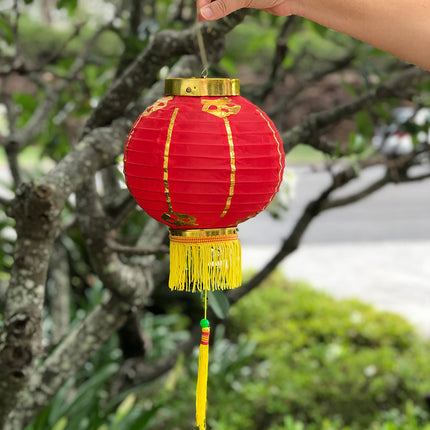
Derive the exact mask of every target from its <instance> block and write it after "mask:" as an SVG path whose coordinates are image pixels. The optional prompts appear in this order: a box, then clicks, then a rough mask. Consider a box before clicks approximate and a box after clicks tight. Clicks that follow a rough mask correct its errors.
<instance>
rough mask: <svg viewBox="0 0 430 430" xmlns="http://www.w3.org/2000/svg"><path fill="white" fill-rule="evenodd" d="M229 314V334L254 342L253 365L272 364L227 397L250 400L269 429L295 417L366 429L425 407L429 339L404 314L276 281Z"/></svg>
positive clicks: (429, 370)
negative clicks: (386, 415)
mask: <svg viewBox="0 0 430 430" xmlns="http://www.w3.org/2000/svg"><path fill="white" fill-rule="evenodd" d="M231 314H232V315H231V329H230V333H231V335H233V336H234V335H237V334H238V333H242V334H243V333H246V334H247V335H248V337H249V340H250V341H251V342H256V343H257V348H256V350H255V356H254V357H253V360H252V361H253V365H258V364H260V365H261V363H267V367H268V371H267V375H266V376H265V377H262V378H259V379H255V380H252V379H251V380H249V382H248V383H246V384H244V386H243V389H242V390H241V392H240V393H234V395H231V394H229V393H227V394H226V397H225V402H226V403H228V402H229V401H231V402H233V400H232V398H233V397H235V398H236V399H237V400H238V403H240V404H241V405H243V404H244V403H245V404H248V405H250V407H249V409H250V410H251V413H252V415H253V420H252V421H253V422H257V423H258V422H259V421H263V422H265V423H266V428H268V427H267V422H268V421H273V423H274V424H276V423H278V424H279V422H280V421H282V419H283V417H284V416H285V415H286V414H291V415H293V416H294V417H296V418H298V419H300V420H302V421H304V422H306V423H312V422H313V423H322V422H323V421H324V419H326V418H328V419H331V420H336V419H338V420H339V422H341V423H344V424H345V425H350V426H351V429H361V428H366V429H368V428H369V426H370V425H371V423H372V421H374V419H375V417H376V416H378V414H379V413H380V412H381V411H387V410H391V409H393V408H394V409H396V408H401V407H403V405H404V404H405V403H406V402H407V401H412V402H414V403H415V404H417V405H421V403H422V398H423V395H424V394H425V391H426V390H428V389H429V388H430V387H429V385H430V384H428V383H427V382H426V379H427V378H428V375H429V373H430V365H429V363H428V359H427V358H428V355H429V352H430V348H429V344H428V343H426V342H424V341H422V340H421V339H420V338H419V337H418V336H417V334H416V333H415V332H414V330H413V328H412V327H411V326H410V325H409V324H408V323H406V322H405V321H404V320H403V319H402V318H400V317H398V316H396V315H392V314H389V313H386V312H379V311H376V310H375V309H374V308H373V307H371V306H369V305H366V304H363V303H361V302H359V301H357V300H342V301H336V300H335V299H333V298H331V297H329V296H327V295H326V294H323V293H321V292H316V291H315V290H313V289H311V288H310V287H309V286H307V285H304V284H291V283H289V282H287V281H285V280H282V279H279V278H277V279H275V278H272V279H271V280H270V281H268V282H266V283H265V285H263V286H262V287H261V288H259V289H258V290H256V291H254V292H252V293H251V294H249V295H248V296H247V297H245V298H244V299H243V300H241V301H240V302H239V303H238V304H237V305H236V306H234V307H233V308H232V312H231ZM249 428H256V429H257V428H258V427H257V426H255V427H249ZM381 428H384V429H385V427H381ZM388 428H390V427H387V429H388ZM393 428H396V427H393Z"/></svg>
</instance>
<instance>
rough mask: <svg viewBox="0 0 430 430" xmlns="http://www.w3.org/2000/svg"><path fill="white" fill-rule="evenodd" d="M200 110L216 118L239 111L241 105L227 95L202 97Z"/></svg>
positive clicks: (225, 116)
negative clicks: (209, 97)
mask: <svg viewBox="0 0 430 430" xmlns="http://www.w3.org/2000/svg"><path fill="white" fill-rule="evenodd" d="M202 104H203V107H202V111H203V112H207V113H210V114H211V115H215V116H217V117H218V118H227V117H229V116H230V115H236V114H237V113H239V111H240V108H241V106H240V105H238V104H236V103H234V102H232V101H231V100H230V99H229V98H228V97H222V98H220V99H202Z"/></svg>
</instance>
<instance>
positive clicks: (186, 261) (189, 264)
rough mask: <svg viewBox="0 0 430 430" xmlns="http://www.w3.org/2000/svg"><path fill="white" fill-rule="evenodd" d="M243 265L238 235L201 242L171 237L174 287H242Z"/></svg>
mask: <svg viewBox="0 0 430 430" xmlns="http://www.w3.org/2000/svg"><path fill="white" fill-rule="evenodd" d="M241 266H242V263H241V247H240V243H239V241H238V240H237V239H232V240H223V241H219V240H215V241H210V240H207V239H206V240H205V241H203V242H198V241H196V240H189V241H187V240H184V238H180V240H178V239H177V238H173V237H171V240H170V278H169V287H170V289H171V290H178V291H184V290H185V291H192V292H195V291H202V290H218V289H220V290H225V289H232V288H236V287H239V286H240V285H241V283H242V267H241Z"/></svg>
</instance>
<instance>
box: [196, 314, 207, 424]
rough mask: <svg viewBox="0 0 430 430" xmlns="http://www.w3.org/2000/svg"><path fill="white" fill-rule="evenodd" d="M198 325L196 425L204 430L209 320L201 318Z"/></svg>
mask: <svg viewBox="0 0 430 430" xmlns="http://www.w3.org/2000/svg"><path fill="white" fill-rule="evenodd" d="M200 325H201V326H202V339H201V342H200V349H199V372H198V375H197V388H196V425H197V427H198V428H199V429H200V430H205V429H206V401H207V385H208V364H209V333H210V328H209V321H208V320H207V319H203V320H201V322H200Z"/></svg>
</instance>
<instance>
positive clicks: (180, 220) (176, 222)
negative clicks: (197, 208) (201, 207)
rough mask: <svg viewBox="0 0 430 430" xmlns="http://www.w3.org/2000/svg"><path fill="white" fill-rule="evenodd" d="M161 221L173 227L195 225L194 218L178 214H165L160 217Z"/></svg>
mask: <svg viewBox="0 0 430 430" xmlns="http://www.w3.org/2000/svg"><path fill="white" fill-rule="evenodd" d="M161 219H162V220H163V221H165V222H167V223H169V224H170V225H172V226H175V227H182V226H187V225H188V226H191V225H193V226H194V225H197V224H196V218H195V217H193V216H191V215H187V214H181V213H178V212H170V213H167V212H166V213H164V214H163V215H161Z"/></svg>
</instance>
